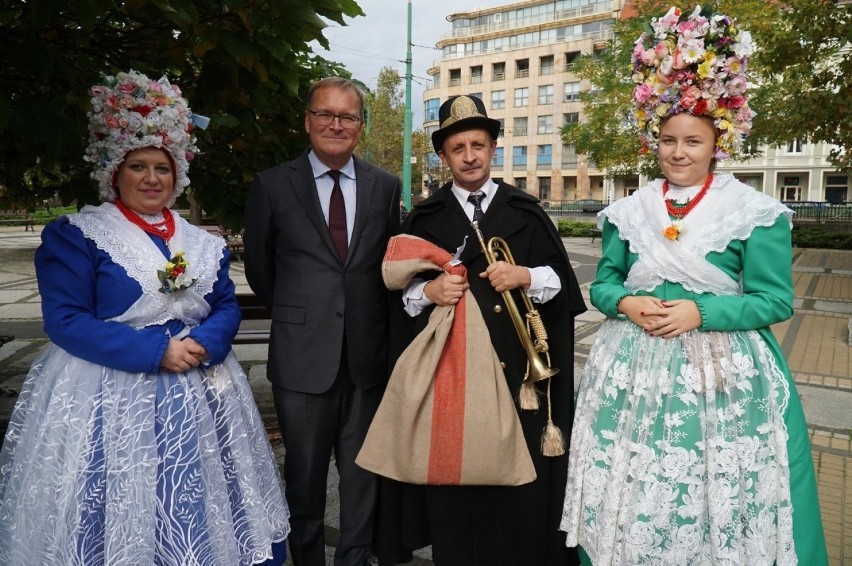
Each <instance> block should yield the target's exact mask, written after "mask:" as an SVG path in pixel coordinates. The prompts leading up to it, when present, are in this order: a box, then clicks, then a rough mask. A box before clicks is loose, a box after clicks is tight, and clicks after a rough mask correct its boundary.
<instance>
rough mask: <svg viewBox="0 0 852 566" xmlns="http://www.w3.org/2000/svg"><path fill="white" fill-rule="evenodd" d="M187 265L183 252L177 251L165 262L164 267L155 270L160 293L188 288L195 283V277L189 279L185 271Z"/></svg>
mask: <svg viewBox="0 0 852 566" xmlns="http://www.w3.org/2000/svg"><path fill="white" fill-rule="evenodd" d="M188 265H189V263H187V261H186V258H184V257H183V252H177V253H176V254H175V255H174V257H172V259H170V260H169V261H167V262H166V267H165V268H164V269H162V270H158V271H157V277H158V278H159V280H160V283H161V284H162V287H160V293H173V292H175V291H183V290H184V289H189V288H190V287H192V286H193V285H194V284H195V279H190V278H189V276H188V275H187V273H186V268H187V266H188Z"/></svg>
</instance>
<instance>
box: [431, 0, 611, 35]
mask: <svg viewBox="0 0 852 566" xmlns="http://www.w3.org/2000/svg"><path fill="white" fill-rule="evenodd" d="M612 9H613V2H598V3H596V4H587V5H586V6H579V7H577V8H571V9H568V10H559V11H558V12H548V13H546V14H538V15H535V16H530V17H527V18H521V19H508V18H507V19H503V20H501V21H499V22H491V23H489V24H485V25H481V26H471V27H466V28H456V29H454V30H452V31H451V32H448V33H446V34H443V35H442V36H441V40H445V39H459V38H464V37H472V36H474V35H482V34H486V33H494V32H498V31H503V30H507V29H520V28H525V27H528V26H537V25H541V24H546V23H549V22H559V21H562V20H570V19H572V18H579V17H582V16H590V15H592V14H604V13H607V12H612Z"/></svg>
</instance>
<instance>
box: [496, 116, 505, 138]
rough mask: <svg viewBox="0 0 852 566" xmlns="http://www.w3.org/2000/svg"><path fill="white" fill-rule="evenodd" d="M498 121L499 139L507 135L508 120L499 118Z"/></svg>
mask: <svg viewBox="0 0 852 566" xmlns="http://www.w3.org/2000/svg"><path fill="white" fill-rule="evenodd" d="M497 121H498V122H500V132H499V133H498V134H497V137H498V138H502V137H503V136H505V135H506V119H505V118H497Z"/></svg>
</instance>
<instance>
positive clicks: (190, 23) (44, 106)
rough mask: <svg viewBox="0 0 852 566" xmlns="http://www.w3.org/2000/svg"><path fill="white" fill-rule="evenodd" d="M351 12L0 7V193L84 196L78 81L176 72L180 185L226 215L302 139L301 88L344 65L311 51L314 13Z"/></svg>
mask: <svg viewBox="0 0 852 566" xmlns="http://www.w3.org/2000/svg"><path fill="white" fill-rule="evenodd" d="M358 15H363V12H362V11H361V9H360V8H359V7H358V5H357V4H356V3H355V1H354V0H228V1H223V0H219V1H212V2H211V1H209V0H126V1H118V0H64V1H61V0H39V1H38V2H30V1H23V0H17V1H10V2H6V3H4V4H3V6H2V8H0V30H2V32H3V36H4V38H5V39H4V47H5V48H4V49H3V50H2V54H0V133H2V135H0V197H2V201H0V204H6V205H7V206H8V205H9V204H14V205H16V206H21V205H26V204H29V203H32V202H36V201H39V200H41V199H43V198H47V197H49V196H51V195H53V193H54V192H57V191H58V192H59V194H60V195H61V197H62V199H63V201H65V202H71V201H72V200H75V199H76V201H77V203H78V205H82V204H84V203H86V202H93V201H95V200H96V199H97V191H96V190H95V185H94V182H93V181H92V180H91V179H90V178H89V170H88V169H87V167H86V164H84V163H83V161H82V155H83V151H84V147H85V143H86V137H87V130H86V111H87V109H88V107H89V94H88V88H89V87H90V86H91V85H93V84H95V83H97V82H98V81H99V80H100V78H101V76H103V75H105V74H115V73H116V72H119V71H125V70H128V69H134V70H137V71H140V72H144V73H145V74H147V75H148V76H150V77H152V78H158V77H160V76H162V75H163V74H166V75H168V77H169V79H170V80H171V81H172V82H174V83H176V84H178V85H179V86H180V88H181V90H182V91H183V93H184V95H185V96H186V97H187V99H188V100H189V102H190V106H191V107H192V110H193V111H194V112H196V113H198V114H203V115H206V116H209V117H210V118H211V124H210V127H209V129H208V130H206V131H203V132H198V145H199V147H200V149H201V151H202V153H203V155H200V156H199V157H198V158H197V159H196V160H194V161H193V164H192V167H191V170H190V177H191V179H192V182H193V183H192V187H191V188H190V191H189V193H190V197H192V198H194V199H196V200H197V201H199V202H200V203H201V204H202V205H203V206H204V207H205V209H206V211H207V212H208V214H212V215H215V216H216V217H217V218H219V219H220V220H221V221H223V222H225V223H226V224H229V225H231V226H236V225H238V224H239V223H240V222H241V220H242V210H243V202H244V200H245V191H246V190H247V188H248V185H249V184H250V182H251V178H252V174H253V172H255V171H259V170H263V169H266V168H268V167H271V166H272V165H274V164H276V163H278V162H281V161H284V160H286V159H288V158H292V157H293V156H295V155H296V154H297V153H299V152H301V151H303V150H304V148H305V147H306V146H307V138H306V135H305V133H304V127H303V120H304V118H303V117H304V100H305V94H306V92H307V88H308V87H309V85H310V83H311V82H313V81H314V80H315V79H317V78H319V77H322V76H328V75H343V76H347V73H346V71H345V70H344V69H342V68H341V67H340V66H339V65H337V64H335V63H332V62H329V61H326V60H325V59H323V58H321V57H318V56H316V55H314V54H313V53H312V52H311V50H310V48H309V46H308V43H309V42H310V41H313V40H318V41H319V42H320V43H321V44H322V45H323V46H325V47H328V42H327V40H326V39H325V38H324V37H323V35H322V29H323V28H324V27H325V23H324V22H323V20H322V19H321V18H320V16H322V17H324V18H328V19H330V20H332V21H335V22H338V23H340V24H344V17H354V16H358Z"/></svg>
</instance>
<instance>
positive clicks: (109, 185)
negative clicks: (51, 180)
mask: <svg viewBox="0 0 852 566" xmlns="http://www.w3.org/2000/svg"><path fill="white" fill-rule="evenodd" d="M91 93H92V110H91V112H89V114H88V117H89V146H88V147H87V148H86V155H85V156H84V159H85V160H86V161H89V162H91V163H93V164H94V171H92V178H93V179H95V180H97V182H98V190H99V192H100V197H101V200H102V201H108V202H112V201H114V200H115V197H116V190H115V188H114V186H113V176H114V175H115V172H116V171H117V170H118V167H119V166H120V165H121V163H122V162H123V161H124V157H125V156H126V155H127V153H128V152H130V151H133V150H135V149H142V148H145V147H157V148H160V149H164V150H166V151H168V152H169V154H170V155H171V157H172V159H173V160H174V165H175V186H174V194H173V195H172V199H171V201H169V206H171V205H172V204H174V201H175V199H176V198H177V197H178V196H179V195H180V194H181V193H182V192H183V190H184V188H185V187H187V186H188V185H189V177H188V176H187V174H188V173H189V162H190V160H192V158H193V157H195V153H196V152H197V151H198V148H197V147H195V138H194V136H193V135H192V134H191V132H192V129H193V126H194V125H197V126H199V127H201V128H202V129H203V128H205V127H206V126H207V121H208V120H207V118H205V117H203V116H196V115H193V114H192V112H191V111H190V109H189V106H188V104H187V101H186V99H185V98H183V97H181V92H180V89H179V88H178V87H177V86H176V85H172V84H169V81H168V79H166V77H163V78H161V79H160V80H158V81H153V80H151V79H149V78H148V77H147V76H145V75H143V74H142V73H138V72H136V71H132V70H131V71H130V72H128V73H118V74H117V75H116V76H114V77H113V76H108V77H104V84H102V85H95V86H93V87H92V89H91Z"/></svg>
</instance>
